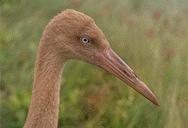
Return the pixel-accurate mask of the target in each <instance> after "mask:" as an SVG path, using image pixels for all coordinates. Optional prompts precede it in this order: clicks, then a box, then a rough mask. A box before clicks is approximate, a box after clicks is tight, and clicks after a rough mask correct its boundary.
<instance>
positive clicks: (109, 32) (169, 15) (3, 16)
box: [0, 0, 188, 128]
mask: <svg viewBox="0 0 188 128" xmlns="http://www.w3.org/2000/svg"><path fill="white" fill-rule="evenodd" d="M67 8H71V9H75V10H78V11H81V12H83V13H85V14H87V15H89V16H90V17H92V18H93V19H94V20H95V22H96V24H97V25H98V26H99V28H101V30H102V31H103V32H104V34H105V35H106V37H107V39H108V41H109V42H110V44H111V47H112V49H113V50H114V51H115V52H116V53H117V54H118V55H119V56H120V57H121V58H122V59H123V60H124V61H125V62H126V63H127V64H128V65H129V66H130V67H131V68H132V69H133V70H134V71H135V72H136V74H137V75H138V76H139V78H140V79H141V80H142V81H144V82H145V83H146V84H147V85H148V87H149V88H150V89H151V90H152V91H153V92H154V94H155V95H156V96H157V98H158V99H159V101H160V104H161V106H160V107H157V106H155V105H154V104H152V103H151V102H149V101H148V100H146V99H145V98H144V97H143V96H141V95H140V94H138V93H137V92H135V91H134V90H133V89H131V88H130V87H128V86H127V85H125V84H124V83H123V82H121V81H120V80H118V79H117V78H115V77H114V76H112V75H110V74H109V73H107V72H106V71H104V70H102V69H99V68H97V67H95V66H93V65H91V64H87V63H84V62H80V61H77V60H71V61H69V62H68V64H67V65H66V67H65V69H64V73H63V78H62V87H61V104H60V113H59V124H58V126H59V127H65V128H66V127H73V128H74V127H88V128H90V127H91V128H92V127H100V128H104V127H107V128H121V127H128V128H164V127H165V128H186V127H188V1H187V0H171V1H169V0H158V1H157V0H67V1H66V0H45V1H40V0H1V1H0V23H1V25H0V35H1V40H0V41H1V42H0V51H1V54H0V59H1V76H0V77H1V79H0V98H1V102H0V105H1V108H0V114H1V116H0V128H21V127H23V125H24V122H25V119H26V116H27V112H28V108H29V105H30V101H31V91H32V84H33V72H34V62H35V56H36V51H37V47H38V45H39V40H40V38H41V37H42V33H43V30H44V28H45V26H46V25H47V24H48V22H49V21H50V19H52V18H53V17H54V16H56V15H57V14H58V13H60V12H61V11H62V10H64V9H67Z"/></svg>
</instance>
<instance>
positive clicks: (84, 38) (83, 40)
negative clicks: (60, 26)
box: [81, 37, 89, 44]
mask: <svg viewBox="0 0 188 128" xmlns="http://www.w3.org/2000/svg"><path fill="white" fill-rule="evenodd" d="M81 40H82V42H83V43H84V44H87V43H89V39H88V38H87V37H82V38H81Z"/></svg>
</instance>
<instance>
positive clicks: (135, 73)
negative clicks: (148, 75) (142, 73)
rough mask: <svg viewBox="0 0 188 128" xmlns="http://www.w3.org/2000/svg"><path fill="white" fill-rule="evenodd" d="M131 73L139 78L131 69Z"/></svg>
mask: <svg viewBox="0 0 188 128" xmlns="http://www.w3.org/2000/svg"><path fill="white" fill-rule="evenodd" d="M132 73H133V74H134V75H135V76H136V77H137V78H138V79H139V77H138V76H137V75H136V73H134V72H133V71H132Z"/></svg>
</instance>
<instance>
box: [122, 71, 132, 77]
mask: <svg viewBox="0 0 188 128" xmlns="http://www.w3.org/2000/svg"><path fill="white" fill-rule="evenodd" d="M123 73H125V74H126V75H127V76H128V77H131V76H130V74H129V73H127V72H126V71H125V70H123Z"/></svg>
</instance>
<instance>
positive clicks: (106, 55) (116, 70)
mask: <svg viewBox="0 0 188 128" xmlns="http://www.w3.org/2000/svg"><path fill="white" fill-rule="evenodd" d="M42 40H43V42H44V43H45V44H43V45H46V46H50V47H51V48H52V49H54V52H55V53H57V55H59V56H60V57H61V58H62V59H64V60H69V59H78V60H82V61H85V62H87V63H91V64H93V65H96V66H98V67H100V68H103V69H104V70H106V71H108V72H110V73H111V74H112V75H114V76H116V77H117V78H119V79H120V80H122V81H123V82H125V83H126V84H127V85H129V86H130V87H132V88H133V89H134V90H136V91H137V92H138V93H140V94H141V95H143V96H144V97H145V98H147V99H148V100H150V101H151V102H152V103H154V104H155V105H158V106H159V102H158V100H157V98H156V97H155V95H154V94H153V93H152V92H151V91H150V89H149V88H148V87H147V86H146V85H145V84H144V83H143V82H142V81H141V80H140V79H139V78H138V77H137V76H136V74H135V73H134V72H133V70H132V69H131V68H130V67H129V66H128V65H127V64H126V63H125V62H124V61H123V60H122V59H121V58H120V57H119V56H118V55H117V54H116V53H115V52H114V51H113V50H112V49H111V47H110V45H109V43H108V41H107V39H106V37H105V35H104V34H103V32H102V31H101V30H100V29H99V28H98V27H97V25H96V24H95V22H94V20H93V19H92V18H90V17H89V16H87V15H85V14H83V13H81V12H78V11H75V10H71V9H67V10H65V11H63V12H61V13H60V14H58V15H57V16H56V17H54V18H53V19H52V20H51V21H50V23H49V24H48V26H47V27H46V28H45V31H44V34H43V38H42Z"/></svg>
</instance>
